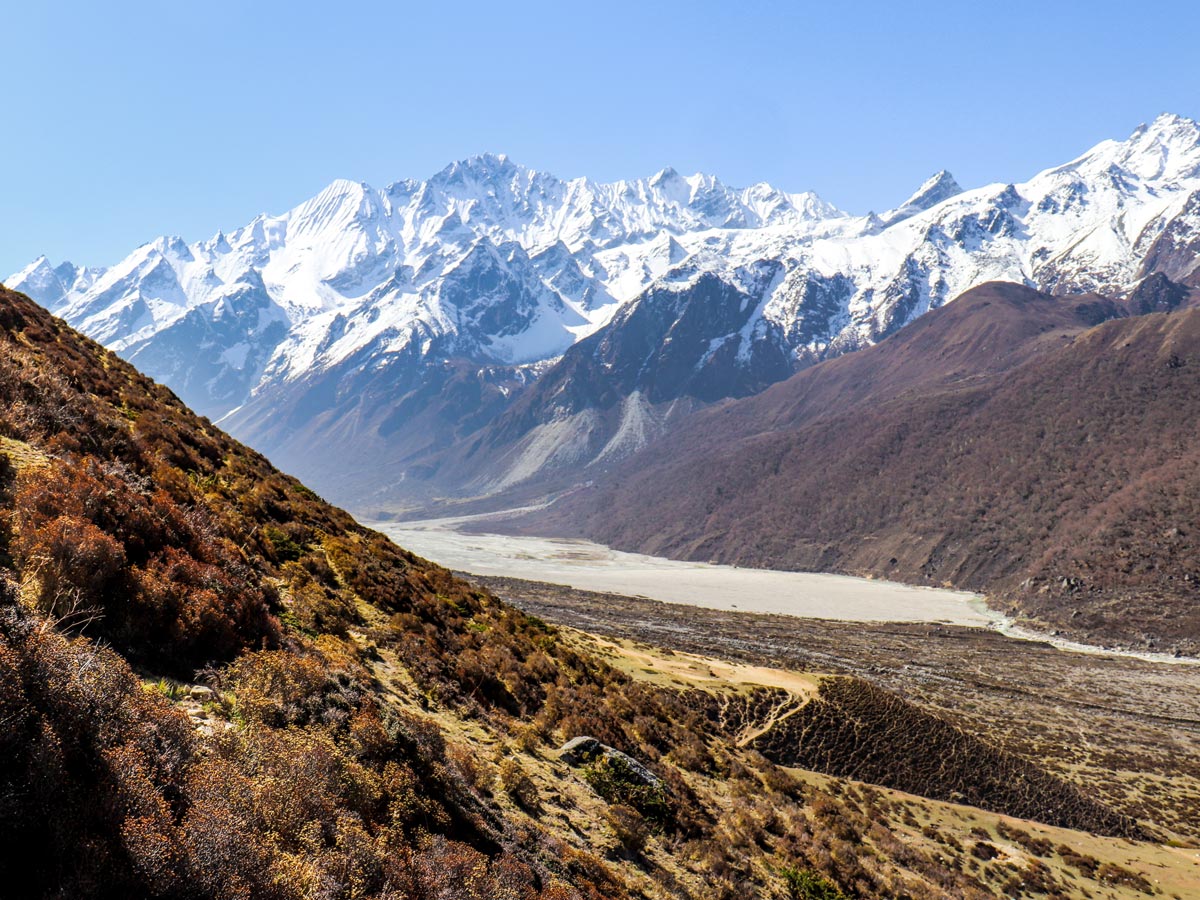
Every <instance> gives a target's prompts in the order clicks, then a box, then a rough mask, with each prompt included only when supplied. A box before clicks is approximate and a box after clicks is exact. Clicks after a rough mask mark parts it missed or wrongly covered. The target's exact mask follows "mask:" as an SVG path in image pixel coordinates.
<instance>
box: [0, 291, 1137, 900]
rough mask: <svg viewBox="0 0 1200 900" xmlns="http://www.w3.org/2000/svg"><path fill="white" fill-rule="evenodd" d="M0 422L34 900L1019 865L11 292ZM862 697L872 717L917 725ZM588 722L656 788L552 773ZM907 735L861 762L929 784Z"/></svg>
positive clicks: (1088, 825)
mask: <svg viewBox="0 0 1200 900" xmlns="http://www.w3.org/2000/svg"><path fill="white" fill-rule="evenodd" d="M0 410H3V412H0V509H2V510H3V513H4V515H3V518H2V519H0V523H2V524H3V529H2V531H0V719H2V721H3V722H4V725H5V727H4V729H3V733H2V734H0V749H2V751H3V752H2V753H0V878H3V879H4V883H5V884H10V885H11V884H22V885H24V886H25V887H24V890H25V895H26V896H31V897H60V896H89V897H99V898H107V897H112V898H117V897H129V896H142V897H161V898H176V897H178V898H203V897H222V898H225V897H246V898H249V897H255V898H300V897H313V896H322V897H338V898H343V897H345V898H349V897H380V898H382V897H388V898H435V897H436V898H451V897H453V898H461V897H468V898H480V900H482V898H497V897H505V898H510V897H511V898H522V900H535V898H542V900H571V898H597V900H598V898H601V897H604V898H621V897H648V898H666V897H673V898H674V897H697V898H699V897H705V898H708V897H721V898H734V897H744V896H762V897H777V898H784V897H789V896H791V897H794V896H796V893H795V892H796V890H799V888H798V887H797V885H808V888H806V890H807V889H809V888H811V889H812V890H819V891H820V892H821V893H820V894H818V896H824V897H840V896H858V897H894V896H901V895H903V896H909V897H914V898H917V897H946V898H950V897H954V898H969V900H975V898H983V897H986V896H990V895H992V894H993V892H994V890H995V886H996V885H998V884H1001V883H1003V882H1004V881H1005V879H1009V880H1011V879H1012V878H1013V877H1017V876H1018V875H1019V872H1020V871H1021V867H1022V866H1026V865H1031V864H1032V863H1031V862H1029V858H1028V855H1027V854H1023V853H1022V852H1021V851H1019V850H1013V851H1012V853H1011V854H1009V855H1008V856H1006V857H1004V858H1003V859H1002V860H999V861H998V862H997V863H996V864H995V865H992V866H989V867H987V869H986V870H980V871H976V872H975V874H971V873H970V872H967V871H964V870H962V868H961V866H959V865H958V864H956V863H954V862H953V861H952V860H948V859H947V858H946V857H945V856H944V851H943V849H941V848H940V845H938V846H927V847H921V848H911V847H907V846H906V845H904V844H903V842H902V841H900V840H899V839H898V838H897V837H896V836H895V834H894V833H893V832H892V831H891V830H890V829H889V826H888V824H887V822H886V820H881V818H880V815H879V807H878V806H875V807H873V809H874V813H873V814H872V816H871V817H870V818H869V817H868V815H867V812H866V811H865V810H864V809H863V808H862V807H861V806H860V805H857V804H852V803H851V802H850V800H849V799H841V800H839V799H838V798H837V797H835V796H834V795H833V794H831V793H827V792H825V791H823V790H822V789H820V788H814V787H810V786H804V785H802V784H801V783H800V782H799V781H797V780H795V779H794V778H792V777H791V776H789V775H787V774H786V773H784V772H783V771H782V770H780V769H778V768H777V767H776V766H775V765H774V764H772V763H771V762H769V761H768V759H767V758H766V757H765V756H764V755H762V754H760V753H758V752H757V751H755V750H753V749H751V748H748V747H743V746H741V745H740V744H739V743H738V742H737V741H736V740H734V739H733V738H732V737H730V736H724V735H722V734H720V733H717V732H714V730H713V729H712V728H711V727H710V725H709V722H710V720H711V714H712V710H713V708H714V706H715V705H719V704H721V703H723V702H726V701H725V700H722V697H723V696H725V693H723V692H726V693H727V690H728V689H726V688H724V687H722V686H720V685H709V691H711V693H705V692H703V691H702V692H697V691H695V690H688V691H681V690H678V689H675V688H671V687H664V686H661V685H656V684H652V683H649V682H640V681H638V680H636V679H634V678H632V677H630V676H629V675H628V674H625V673H622V672H620V671H618V670H616V669H614V668H612V667H610V666H609V665H607V664H606V663H604V662H602V661H601V660H600V659H598V658H597V657H595V656H593V655H591V654H589V653H588V652H581V651H580V650H579V649H578V648H577V647H576V646H574V645H573V644H572V643H571V642H570V641H566V640H564V639H563V636H562V635H561V634H560V633H559V632H558V631H557V630H556V629H554V628H551V627H549V626H547V625H546V624H545V623H543V622H541V621H539V620H537V619H534V618H532V617H529V616H526V615H524V614H522V613H520V612H519V611H517V610H515V609H513V608H512V607H510V606H508V605H506V604H504V603H502V602H500V601H499V600H497V599H496V598H495V597H493V596H492V595H491V594H489V593H487V592H486V591H484V590H480V589H477V588H473V587H471V586H470V585H468V584H465V583H463V582H462V581H459V580H456V579H455V578H453V577H452V576H451V575H450V573H448V572H446V571H445V570H443V569H441V568H439V567H437V566H436V565H433V564H431V563H428V562H426V561H424V560H421V559H418V558H416V557H414V556H412V555H411V554H409V553H406V552H405V551H403V550H401V549H399V548H397V547H395V546H394V545H392V544H391V543H390V542H388V541H387V540H386V539H384V538H383V537H382V536H380V535H378V534H375V533H373V532H370V531H368V530H366V529H364V528H362V527H360V526H359V525H357V524H356V523H355V522H354V521H353V520H352V519H351V518H350V517H349V516H347V515H346V514H345V513H343V512H341V511H339V510H337V509H334V508H332V507H330V506H328V505H327V504H325V503H324V502H322V501H321V500H320V499H319V498H317V497H316V495H314V494H313V493H312V492H311V491H309V490H307V489H306V488H304V487H303V486H301V485H300V484H299V483H298V482H296V481H295V480H294V479H291V478H289V477H287V476H284V475H282V474H280V473H279V472H278V471H276V470H275V469H273V468H272V467H271V466H270V464H269V463H267V461H266V460H265V459H264V458H263V457H261V456H259V455H257V454H256V453H254V452H252V451H249V450H247V449H246V448H244V447H242V446H240V445H238V444H237V443H235V442H234V441H232V440H231V439H229V438H228V437H227V436H225V435H224V434H222V433H221V432H220V431H218V430H216V429H215V428H213V427H212V425H211V424H210V423H209V422H207V421H206V420H204V419H200V418H197V417H195V416H194V415H192V414H191V413H190V412H188V410H187V409H186V408H184V407H183V406H182V405H181V404H180V403H179V402H178V400H176V399H175V398H174V396H173V395H171V393H170V392H169V391H167V390H166V389H165V388H162V387H160V386H158V385H155V384H154V383H153V382H151V381H149V380H148V379H146V378H144V377H143V376H141V375H139V374H138V373H137V372H136V371H135V370H133V369H132V367H130V366H128V365H127V364H125V363H123V362H121V361H120V360H118V359H117V358H116V357H115V356H114V355H113V354H112V353H111V352H109V351H106V350H104V349H103V348H101V347H100V346H99V345H97V344H95V343H92V342H91V341H89V340H87V339H85V338H82V337H81V336H79V335H78V334H76V333H74V332H72V331H71V330H70V329H69V328H67V327H66V326H64V325H63V324H62V323H61V322H59V321H57V320H55V319H53V318H51V317H50V316H49V315H48V314H46V313H45V312H44V311H43V310H41V309H40V308H38V307H37V306H35V305H34V304H33V303H31V302H30V301H29V300H28V299H27V298H24V297H22V296H20V295H17V294H14V293H11V292H8V291H3V290H0ZM814 677H819V676H814ZM871 696H872V697H877V696H880V697H882V696H883V695H876V694H874V693H873V694H872V695H871ZM809 702H811V703H814V704H817V706H814V707H813V710H812V715H811V722H810V723H809V724H808V725H807V726H806V731H805V734H806V736H807V737H806V740H807V739H808V737H814V736H815V737H814V739H820V738H821V736H822V735H825V736H827V737H828V739H829V741H830V742H831V743H836V742H837V741H839V740H841V737H840V735H841V734H842V730H843V729H844V727H845V723H846V715H845V714H842V713H839V712H838V708H837V706H836V703H835V702H834V699H828V698H824V697H823V696H820V697H816V698H810V701H809ZM873 702H876V701H873ZM878 702H883V703H885V704H891V705H890V706H888V707H887V708H888V709H889V713H888V718H889V721H890V724H889V728H890V729H893V731H892V733H893V734H895V733H896V732H895V729H897V728H899V729H901V731H903V730H904V727H905V726H904V722H905V721H910V722H911V724H912V727H911V728H910V729H909V732H910V733H915V732H917V731H921V730H925V729H928V728H929V727H930V719H929V717H928V716H927V715H926V714H924V713H920V712H919V711H918V710H916V709H915V708H914V707H911V706H909V705H908V704H905V703H903V702H901V701H899V700H882V701H878ZM822 704H828V707H829V708H828V710H827V711H826V712H824V713H823V712H822V707H821V705H822ZM849 714H850V715H859V714H860V712H851V713H849ZM822 722H829V723H831V724H830V725H829V726H828V727H825V726H823V725H822ZM768 725H769V723H768ZM937 727H938V728H939V729H940V733H941V734H942V735H943V736H944V739H945V741H946V746H947V747H950V746H953V747H956V748H959V750H958V751H956V752H961V753H963V758H964V759H968V758H971V757H973V756H974V755H975V754H976V753H982V754H986V755H988V756H989V758H992V759H996V760H1000V761H1001V763H1002V765H1003V766H1004V768H1005V771H1009V772H1012V773H1014V778H1016V779H1017V780H1021V781H1028V782H1029V783H1037V784H1039V785H1040V786H1041V793H1042V795H1043V798H1044V797H1047V796H1053V795H1059V796H1062V797H1065V798H1068V799H1069V801H1070V802H1069V803H1064V804H1059V806H1060V807H1061V809H1059V810H1058V811H1056V812H1054V815H1055V816H1056V817H1058V820H1060V821H1061V822H1062V824H1066V825H1069V826H1071V827H1074V828H1078V829H1086V830H1090V831H1102V832H1105V833H1109V834H1114V835H1126V836H1130V837H1134V838H1138V837H1141V836H1143V829H1142V826H1141V825H1139V824H1138V823H1135V822H1134V821H1132V820H1131V819H1129V818H1127V817H1126V816H1123V815H1118V814H1116V813H1114V812H1113V811H1111V810H1109V809H1107V808H1106V807H1104V806H1103V805H1101V804H1099V803H1097V802H1095V801H1093V800H1090V799H1088V798H1087V797H1086V796H1085V794H1084V792H1083V791H1082V789H1081V787H1079V786H1075V785H1068V784H1066V783H1065V782H1063V781H1062V780H1060V779H1058V778H1056V777H1053V776H1050V775H1047V774H1046V773H1044V772H1041V771H1040V770H1039V769H1038V768H1037V767H1036V766H1035V765H1033V764H1032V763H1030V762H1028V761H1025V760H1022V759H1020V758H1018V757H1015V756H1013V755H1011V754H1008V753H1006V752H1005V751H1004V750H1003V749H1002V748H991V747H988V746H987V745H984V744H982V743H981V742H979V740H978V739H977V738H974V737H971V736H970V735H968V734H966V733H964V732H962V731H961V730H960V729H957V728H956V727H955V726H953V725H950V724H948V723H944V722H942V723H939V725H938V726H937ZM767 730H769V729H767V728H765V727H764V728H763V729H760V731H761V733H762V734H766V732H767ZM580 735H592V736H595V737H598V738H599V739H600V740H602V741H604V742H606V743H608V744H610V745H612V746H614V747H617V748H619V749H621V750H624V751H626V752H628V753H631V754H634V755H635V756H636V757H637V758H638V759H640V760H643V761H644V762H645V763H646V764H647V765H649V766H650V767H651V769H652V772H653V773H654V776H655V777H656V778H657V779H659V780H658V781H656V782H653V783H651V784H650V785H647V784H645V783H642V782H638V781H636V780H631V778H630V775H629V773H628V771H626V770H624V769H621V768H620V767H616V768H613V766H611V765H601V764H600V763H595V764H593V765H592V766H590V767H586V768H584V769H582V770H579V769H572V768H570V767H569V766H567V765H566V764H565V763H564V762H563V761H562V760H561V759H560V758H559V756H558V754H557V753H556V752H555V748H556V747H557V746H558V745H559V744H561V743H562V742H563V741H565V740H566V739H568V738H571V737H575V736H580ZM881 737H884V735H882V733H881ZM780 741H782V742H785V743H786V737H785V736H784V737H781V738H780ZM764 746H765V745H764ZM910 750H911V747H910V748H909V749H906V750H905V753H904V754H901V755H900V756H898V757H897V762H896V765H895V766H893V767H892V769H891V771H890V772H889V773H881V772H879V771H877V770H873V769H870V767H869V765H868V763H869V760H864V761H863V762H862V766H863V768H862V771H863V773H864V774H868V775H876V776H880V775H884V774H886V775H887V777H888V778H897V779H899V780H898V782H897V783H898V784H901V785H909V786H911V785H912V784H915V783H916V782H915V781H912V780H911V779H909V780H906V778H907V776H906V773H915V777H917V778H927V777H928V772H927V771H926V770H925V767H924V766H923V765H922V764H921V763H920V761H919V760H917V759H916V758H912V759H910V758H909V757H908V756H907V755H905V754H908V753H909V751H910ZM771 752H774V751H771ZM781 758H782V757H781ZM787 761H789V762H796V761H797V760H796V759H795V758H793V757H791V756H789V757H787ZM839 765H840V766H841V767H842V768H843V770H847V769H848V771H845V774H850V775H853V774H854V772H856V771H858V768H859V764H858V763H856V762H852V763H851V764H849V765H847V763H846V762H845V761H843V762H842V763H839ZM964 779H965V781H964ZM954 785H955V788H956V789H959V790H962V791H963V792H964V793H965V794H966V795H968V796H971V797H972V799H974V800H975V801H976V802H978V803H980V804H983V805H989V806H993V807H994V808H995V809H996V811H997V812H1006V811H1009V807H1010V805H1011V806H1013V809H1014V810H1015V811H1018V812H1021V811H1024V812H1028V811H1029V810H1030V809H1036V808H1037V807H1030V806H1027V805H1022V804H1025V803H1026V798H1023V797H1022V796H1020V792H1019V791H1016V792H1014V791H1012V790H1011V785H1008V784H996V783H995V782H994V781H989V780H988V779H982V778H976V777H975V775H974V774H972V769H971V768H970V767H969V766H967V767H961V766H960V767H959V769H958V770H956V774H955V782H954ZM893 812H894V814H895V815H897V816H900V815H902V814H903V810H902V808H900V807H897V808H896V809H895V810H894V811H893ZM1063 888H1064V890H1065V889H1066V886H1065V885H1063ZM801 896H803V895H801Z"/></svg>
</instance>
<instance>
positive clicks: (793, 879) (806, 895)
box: [779, 866, 845, 900]
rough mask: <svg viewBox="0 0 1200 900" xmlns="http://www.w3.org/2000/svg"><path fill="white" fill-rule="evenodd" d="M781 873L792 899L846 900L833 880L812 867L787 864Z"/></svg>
mask: <svg viewBox="0 0 1200 900" xmlns="http://www.w3.org/2000/svg"><path fill="white" fill-rule="evenodd" d="M779 874H780V875H781V876H782V877H783V883H784V884H785V885H786V886H787V891H788V896H789V897H791V898H792V900H845V895H843V894H842V892H841V891H839V890H838V889H837V886H836V885H835V884H834V883H833V882H831V881H830V880H829V879H828V878H826V877H824V876H823V875H819V874H817V873H816V872H814V871H812V870H811V869H801V868H798V867H792V866H785V867H784V868H782V869H780V870H779Z"/></svg>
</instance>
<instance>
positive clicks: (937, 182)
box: [903, 169, 962, 209]
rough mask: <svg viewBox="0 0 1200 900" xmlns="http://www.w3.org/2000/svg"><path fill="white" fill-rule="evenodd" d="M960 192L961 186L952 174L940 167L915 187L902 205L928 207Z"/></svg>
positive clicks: (919, 207)
mask: <svg viewBox="0 0 1200 900" xmlns="http://www.w3.org/2000/svg"><path fill="white" fill-rule="evenodd" d="M961 193H962V188H961V187H959V184H958V182H957V181H955V180H954V176H953V175H951V174H950V173H949V172H947V171H946V170H945V169H942V170H941V171H940V172H938V173H937V174H936V175H933V176H932V177H930V178H929V179H927V180H926V181H925V183H924V184H922V185H921V186H920V187H919V188H917V190H916V191H915V192H914V193H913V195H912V196H911V197H909V198H908V199H907V200H905V201H904V203H903V206H906V207H915V208H916V209H929V208H930V207H931V206H936V205H937V204H939V203H941V202H942V201H943V200H948V199H949V198H950V197H954V196H956V195H958V194H961Z"/></svg>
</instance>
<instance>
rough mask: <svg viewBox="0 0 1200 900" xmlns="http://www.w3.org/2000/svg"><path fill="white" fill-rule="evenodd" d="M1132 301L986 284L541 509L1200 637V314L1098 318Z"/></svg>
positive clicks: (676, 541)
mask: <svg viewBox="0 0 1200 900" xmlns="http://www.w3.org/2000/svg"><path fill="white" fill-rule="evenodd" d="M1172 290H1173V289H1172V288H1171V287H1170V283H1169V282H1166V281H1165V279H1156V280H1155V281H1153V282H1149V283H1147V284H1146V286H1145V288H1144V289H1143V290H1141V291H1139V293H1138V294H1137V295H1136V297H1135V298H1134V299H1133V300H1132V301H1131V304H1130V305H1132V306H1134V307H1135V308H1137V309H1142V308H1144V307H1146V306H1148V305H1149V306H1151V307H1152V306H1153V304H1154V300H1153V298H1154V297H1155V296H1159V297H1167V298H1168V301H1169V300H1170V297H1175V301H1170V302H1167V301H1164V302H1165V303H1167V305H1168V306H1169V305H1177V301H1178V300H1179V299H1180V297H1179V295H1178V293H1177V291H1176V292H1174V293H1173V292H1172ZM1121 312H1122V309H1121V307H1119V306H1117V305H1115V304H1112V303H1110V302H1108V301H1104V300H1101V299H1094V300H1091V299H1089V300H1083V301H1081V300H1078V299H1070V298H1053V297H1050V296H1047V295H1039V294H1037V293H1036V292H1033V291H1030V290H1028V289H1026V288H1021V287H1019V286H1013V285H1001V284H997V285H989V286H985V287H984V288H980V289H977V290H975V291H972V292H969V293H968V294H967V295H964V297H963V298H961V299H960V300H958V301H956V302H955V303H953V304H951V305H950V306H948V307H946V308H944V309H942V310H939V311H937V312H936V313H932V314H930V315H929V316H926V317H924V318H922V319H921V320H919V321H918V322H916V323H914V324H913V325H911V326H909V327H908V328H907V329H905V330H904V331H902V332H900V333H899V334H897V335H896V336H895V337H894V338H891V339H889V340H887V341H884V342H883V343H881V344H879V345H878V346H876V347H874V348H871V349H869V350H865V351H862V352H860V353H857V354H854V355H852V356H849V357H843V358H841V359H838V360H834V361H832V362H830V363H826V364H823V365H821V366H818V367H815V368H813V369H810V370H808V371H806V372H803V373H801V374H799V375H797V376H795V377H794V378H792V379H790V380H789V381H787V382H784V383H782V384H780V385H776V386H775V387H773V388H771V389H770V390H768V391H766V392H764V393H763V394H761V395H759V396H757V397H753V398H749V399H747V400H743V401H738V402H735V403H732V404H728V405H726V406H724V407H721V408H718V409H714V410H710V411H707V412H705V413H703V414H701V415H699V416H697V417H696V420H695V421H694V422H693V423H689V424H688V426H687V427H685V428H684V429H682V430H681V431H680V432H679V433H678V434H677V435H674V436H672V437H671V438H669V439H668V440H666V441H665V442H664V443H663V444H662V445H661V446H658V447H652V448H650V449H648V450H647V451H645V452H644V453H642V454H639V455H638V456H635V457H634V458H632V459H631V460H630V461H629V464H628V465H626V466H624V467H622V468H621V469H620V470H619V471H617V472H615V473H614V474H613V476H612V477H611V478H609V479H606V480H601V481H600V483H599V484H598V486H597V487H595V488H594V489H592V490H589V491H583V492H580V493H578V494H576V495H574V496H573V497H570V498H568V499H567V500H564V501H562V502H561V503H560V504H559V505H558V506H557V507H555V508H553V509H552V510H551V511H550V512H549V513H547V514H545V515H544V517H543V518H541V519H540V520H539V521H538V523H537V525H536V526H535V527H537V528H541V529H543V530H545V529H557V530H559V531H565V532H573V533H583V534H586V535H588V536H590V537H593V538H596V539H598V540H601V541H604V542H605V543H609V544H611V545H613V546H616V547H620V548H632V549H638V550H641V551H645V552H651V553H659V554H666V555H675V556H682V557H685V558H693V559H718V560H721V561H723V562H729V563H736V564H741V565H756V566H767V567H777V568H790V569H812V570H820V571H839V572H848V573H855V574H869V575H876V576H884V577H888V578H893V579H898V580H907V581H912V582H917V583H924V584H949V585H954V586H956V587H962V588H969V589H975V590H980V591H985V592H987V593H988V594H990V595H991V596H992V597H993V598H994V599H995V600H996V601H997V602H999V603H1001V604H1002V605H1003V606H1005V607H1006V608H1009V607H1010V608H1011V609H1012V610H1013V611H1014V612H1020V613H1023V614H1026V615H1029V616H1032V617H1034V618H1036V619H1037V620H1038V621H1039V622H1040V623H1042V624H1043V625H1044V626H1049V627H1053V628H1059V629H1062V630H1065V631H1068V632H1070V633H1072V634H1075V635H1078V636H1080V637H1083V638H1086V639H1088V640H1091V641H1098V642H1106V641H1122V642H1125V643H1134V644H1139V645H1143V646H1148V647H1153V648H1157V649H1170V648H1178V649H1182V650H1191V651H1194V650H1196V649H1197V648H1198V647H1200V643H1198V642H1200V606H1198V605H1197V603H1196V601H1195V597H1196V587H1195V585H1196V584H1197V578H1198V577H1200V574H1198V567H1200V544H1197V543H1196V541H1197V536H1196V534H1195V533H1194V526H1193V523H1194V521H1195V517H1196V514H1197V513H1198V512H1200V509H1197V507H1196V505H1195V503H1196V498H1197V497H1200V435H1197V432H1196V424H1195V423H1196V420H1197V419H1196V414H1197V413H1198V412H1200V410H1198V409H1197V402H1198V401H1197V398H1198V397H1200V310H1195V309H1187V308H1184V309H1177V310H1176V311H1174V312H1170V313H1154V314H1148V315H1142V316H1137V317H1132V318H1120V319H1117V320H1114V321H1108V322H1103V324H1095V323H1097V322H1102V321H1103V320H1104V319H1107V318H1111V317H1112V316H1114V315H1117V314H1118V313H1121ZM1089 326H1094V327H1089ZM696 472H703V473H704V478H702V479H697V478H696V477H695V473H696Z"/></svg>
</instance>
